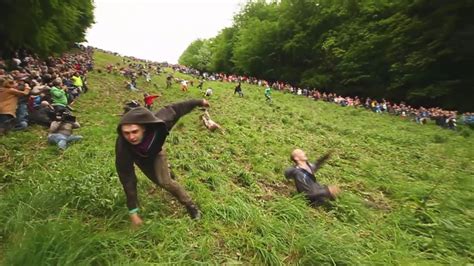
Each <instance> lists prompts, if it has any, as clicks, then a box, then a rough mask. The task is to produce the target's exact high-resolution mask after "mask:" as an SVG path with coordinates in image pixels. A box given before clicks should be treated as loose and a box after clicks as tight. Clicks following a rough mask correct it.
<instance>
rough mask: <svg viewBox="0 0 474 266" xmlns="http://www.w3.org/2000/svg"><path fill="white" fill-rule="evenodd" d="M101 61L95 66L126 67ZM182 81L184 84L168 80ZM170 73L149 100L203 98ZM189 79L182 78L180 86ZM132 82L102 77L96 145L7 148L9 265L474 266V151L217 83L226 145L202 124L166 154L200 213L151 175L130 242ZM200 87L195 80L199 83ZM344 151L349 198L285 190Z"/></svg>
mask: <svg viewBox="0 0 474 266" xmlns="http://www.w3.org/2000/svg"><path fill="white" fill-rule="evenodd" d="M120 61H121V60H120V58H118V57H114V56H111V55H108V54H103V53H96V68H99V69H100V68H102V69H103V67H104V66H105V65H106V64H108V63H116V62H120ZM168 71H171V70H168ZM165 76H166V75H165V74H162V75H161V76H155V77H153V83H155V84H156V85H158V89H155V88H154V86H153V85H152V84H146V83H145V82H144V81H143V80H141V79H140V80H139V88H143V89H145V90H146V91H148V92H152V93H155V92H159V93H161V94H162V95H163V97H162V98H161V99H160V100H159V103H158V106H156V109H158V108H159V107H160V106H164V105H165V104H168V103H171V102H175V101H180V100H184V99H190V98H198V97H201V96H202V93H201V92H199V91H198V89H197V88H191V89H190V92H188V93H183V92H181V91H180V90H179V87H178V85H177V84H176V85H174V86H173V87H172V88H171V89H168V90H166V89H164V88H165ZM175 76H181V77H184V76H185V75H182V74H178V73H177V74H175ZM124 80H125V78H123V77H121V76H119V75H113V74H106V73H104V72H102V73H98V72H97V71H94V72H91V73H90V74H89V84H90V92H88V93H87V94H84V95H82V96H81V98H80V100H79V101H78V102H77V103H76V106H75V107H76V108H75V109H76V110H77V111H76V114H77V116H78V119H79V121H80V122H81V125H82V128H81V129H79V130H77V132H76V133H77V134H81V135H83V136H84V139H83V140H82V141H81V142H79V143H77V144H74V145H72V146H71V147H69V148H68V149H67V150H66V151H65V152H64V153H61V152H59V151H58V150H57V149H56V147H53V146H48V145H47V143H46V136H47V133H46V130H45V129H43V128H39V127H36V126H33V127H31V128H30V129H28V131H26V132H21V133H14V134H10V135H8V136H7V137H4V138H1V139H0V144H1V145H0V158H1V162H0V165H1V168H0V180H1V184H0V188H1V191H0V197H1V200H0V207H1V209H2V212H1V213H0V223H1V224H2V225H3V226H2V227H1V231H0V243H1V246H0V247H1V248H0V257H1V258H2V263H3V264H5V265H51V264H57V265H90V264H94V265H109V264H110V265H116V264H136V265H143V264H152V263H163V264H165V263H173V264H201V263H203V264H238V263H242V264H271V265H279V264H303V265H315V264H316V265H319V264H384V265H385V264H430V265H431V264H456V265H463V264H470V263H473V262H474V251H473V237H472V231H473V229H474V228H473V225H472V221H473V220H474V219H473V218H474V212H473V210H474V208H473V203H472V202H473V200H474V199H473V195H474V194H473V173H474V169H473V161H474V151H473V150H474V149H473V147H474V145H473V144H474V138H473V137H472V134H471V135H469V134H465V133H464V134H460V133H458V132H452V131H448V130H443V129H440V128H438V127H436V126H434V125H426V126H420V125H417V124H415V123H412V122H410V121H405V120H402V119H400V118H398V117H393V116H388V115H379V114H374V113H371V112H368V111H365V110H361V109H354V108H342V107H339V106H336V105H333V104H330V103H324V102H314V101H310V100H309V99H306V98H303V97H296V96H293V95H288V94H281V93H278V92H275V93H274V94H273V98H274V101H273V103H272V104H268V103H265V100H264V96H263V88H258V87H255V86H250V85H245V84H244V85H243V90H244V93H245V97H244V98H239V97H238V96H234V95H233V87H234V86H235V84H231V83H220V82H206V83H205V85H204V86H205V87H209V86H211V87H213V88H214V91H215V94H214V95H213V96H212V97H211V99H210V102H211V106H212V107H211V109H210V114H211V117H212V118H213V119H214V120H215V121H217V122H218V123H220V124H221V125H222V126H223V127H224V128H225V133H224V134H220V133H211V132H208V131H206V130H205V128H204V127H203V125H202V124H201V122H200V120H199V111H194V112H193V113H191V114H189V115H187V116H186V117H184V118H182V120H180V122H179V123H178V125H176V127H175V128H174V129H173V131H172V133H171V134H170V136H169V137H168V140H167V144H166V146H167V150H168V154H169V160H170V163H171V165H172V167H173V169H174V171H175V172H176V175H177V176H178V181H179V182H180V183H181V184H183V185H184V186H185V187H186V189H187V190H188V191H189V192H190V194H191V195H192V197H193V198H194V199H195V201H196V202H197V203H198V204H199V205H200V207H201V209H202V212H203V218H202V219H201V220H200V221H197V222H195V221H192V220H190V219H189V217H188V216H187V214H186V212H185V210H184V208H183V207H182V206H180V205H179V204H178V203H177V202H176V200H175V199H174V198H172V197H171V196H170V195H169V194H167V193H166V192H164V191H162V190H158V192H157V193H155V194H150V193H149V191H150V189H151V188H153V185H152V184H151V183H150V182H149V181H148V180H147V179H146V178H145V177H144V176H143V175H142V174H141V173H140V174H139V184H138V187H139V198H140V201H141V214H142V216H143V218H144V220H145V224H144V226H143V227H142V228H140V229H138V230H131V229H130V225H129V222H128V217H127V210H126V207H125V200H124V195H123V192H122V188H121V185H120V182H119V181H118V178H117V174H116V172H115V167H114V141H115V137H116V131H115V129H116V124H117V122H118V119H119V117H118V116H116V115H115V114H119V113H121V112H122V104H123V102H124V101H126V100H131V99H137V100H141V99H142V93H141V92H128V91H126V90H125V89H124V83H123V82H124ZM195 84H197V82H196V83H195ZM296 147H301V148H303V149H304V150H306V151H307V153H308V155H309V156H310V157H311V158H317V157H319V156H320V155H321V154H322V153H324V152H327V151H329V150H332V151H333V157H332V159H331V160H330V161H329V162H328V164H327V165H325V166H324V167H323V168H322V169H321V171H320V172H319V173H318V175H317V178H318V179H319V180H320V181H321V182H322V183H326V184H338V185H339V186H341V187H342V189H343V194H342V196H341V197H340V198H339V199H338V200H337V201H336V202H333V203H332V204H330V205H329V206H325V207H322V208H318V209H313V208H311V207H308V206H307V204H306V203H305V201H304V199H303V197H302V196H301V195H297V194H295V193H294V191H295V189H294V185H293V184H292V183H291V182H289V181H286V180H285V179H284V177H283V174H282V172H283V170H284V169H285V167H287V166H289V165H291V163H290V162H289V160H288V155H289V153H290V151H291V150H292V149H293V148H296Z"/></svg>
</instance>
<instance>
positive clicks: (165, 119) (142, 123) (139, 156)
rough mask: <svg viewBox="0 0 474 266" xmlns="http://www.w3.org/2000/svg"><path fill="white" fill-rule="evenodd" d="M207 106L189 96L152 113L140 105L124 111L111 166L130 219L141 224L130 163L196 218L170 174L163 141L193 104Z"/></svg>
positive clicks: (134, 179)
mask: <svg viewBox="0 0 474 266" xmlns="http://www.w3.org/2000/svg"><path fill="white" fill-rule="evenodd" d="M197 106H202V107H209V102H208V101H207V100H205V99H203V100H189V101H185V102H180V103H175V104H172V105H168V106H165V107H164V108H162V109H161V110H159V111H158V112H156V113H152V112H150V111H149V110H148V109H146V108H143V107H136V108H133V109H131V110H130V111H128V112H127V113H126V114H124V116H123V117H122V119H121V120H120V122H119V125H118V127H117V132H118V137H117V142H116V146H115V155H116V157H115V166H116V168H117V172H118V175H119V178H120V182H121V183H122V185H123V188H124V191H125V194H126V197H127V206H128V209H129V214H130V220H131V222H132V224H133V225H134V226H138V225H141V224H142V223H143V221H142V219H141V218H140V216H139V215H138V199H137V177H136V175H135V170H134V164H136V165H137V166H138V167H139V168H140V169H141V171H142V172H143V173H144V174H145V175H146V176H147V177H148V179H150V180H151V181H152V182H153V183H155V184H156V185H158V186H160V187H162V188H164V189H165V190H166V191H168V192H169V193H171V194H172V195H173V196H174V197H176V199H177V200H178V201H179V202H180V203H181V204H183V205H184V206H185V207H186V209H187V211H188V213H189V215H190V216H191V218H193V219H198V218H200V212H199V209H198V207H197V206H196V204H195V203H194V202H193V201H192V200H191V197H190V196H189V195H188V194H187V193H186V191H185V190H184V188H183V187H182V186H181V185H180V184H179V183H177V182H176V181H174V180H173V179H172V178H171V177H170V172H169V168H168V159H167V156H166V151H165V148H164V146H163V145H164V143H165V140H166V137H167V136H168V134H169V131H170V130H171V129H172V128H173V126H174V125H175V124H176V122H177V121H178V120H179V119H180V118H181V117H182V116H184V115H186V114H187V113H189V112H191V111H192V110H193V109H194V108H195V107H197Z"/></svg>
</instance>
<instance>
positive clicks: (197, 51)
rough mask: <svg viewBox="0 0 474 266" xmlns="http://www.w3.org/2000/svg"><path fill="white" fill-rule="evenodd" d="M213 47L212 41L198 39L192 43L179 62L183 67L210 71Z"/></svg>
mask: <svg viewBox="0 0 474 266" xmlns="http://www.w3.org/2000/svg"><path fill="white" fill-rule="evenodd" d="M211 45H212V41H211V40H201V39H198V40H196V41H194V42H192V43H191V44H190V45H189V46H188V48H186V50H185V51H184V52H183V54H182V55H181V56H180V57H179V59H178V62H179V63H180V64H182V65H187V66H191V67H194V68H197V69H200V70H205V71H209V70H210V64H211V59H212V58H211Z"/></svg>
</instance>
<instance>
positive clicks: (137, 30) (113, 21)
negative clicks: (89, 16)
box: [86, 0, 246, 63]
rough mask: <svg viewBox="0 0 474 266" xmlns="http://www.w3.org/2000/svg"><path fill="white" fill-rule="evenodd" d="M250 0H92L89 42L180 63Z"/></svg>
mask: <svg viewBox="0 0 474 266" xmlns="http://www.w3.org/2000/svg"><path fill="white" fill-rule="evenodd" d="M245 2H246V0H196V1H192V0H94V4H95V10H94V15H95V21H96V23H95V24H94V25H92V27H91V28H90V29H89V30H88V31H87V35H86V38H87V41H88V44H89V45H92V46H94V47H98V48H102V49H105V50H109V51H113V52H118V53H120V54H123V55H130V56H136V57H139V58H143V59H150V60H155V61H160V62H163V61H168V62H169V63H177V62H178V58H179V56H180V55H181V53H182V52H183V51H184V50H185V49H186V48H187V47H188V45H189V44H190V43H191V42H192V41H194V40H196V39H197V38H210V37H214V36H216V35H217V33H218V32H219V31H220V30H222V29H223V28H225V27H229V26H231V25H232V18H233V16H234V14H236V13H238V11H239V10H240V8H241V6H242V5H244V4H245Z"/></svg>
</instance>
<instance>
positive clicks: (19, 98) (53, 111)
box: [0, 46, 94, 149]
mask: <svg viewBox="0 0 474 266" xmlns="http://www.w3.org/2000/svg"><path fill="white" fill-rule="evenodd" d="M92 53H93V49H92V48H89V47H88V48H86V47H84V46H78V49H77V50H75V51H74V52H72V53H66V54H64V55H62V56H61V57H53V56H50V57H48V58H46V59H40V58H39V57H38V56H36V55H34V54H31V53H28V52H27V51H18V52H16V53H14V54H13V56H11V57H5V58H8V59H3V58H0V86H1V87H0V135H5V134H7V133H9V132H10V131H18V130H25V129H27V128H28V127H29V126H30V125H31V124H38V125H42V126H45V127H47V128H49V134H48V141H49V142H50V143H53V144H57V145H58V147H59V148H61V149H65V148H66V147H67V144H68V143H69V142H72V141H76V140H78V139H81V137H80V136H74V135H73V134H72V130H73V129H74V128H78V127H79V126H80V125H79V123H78V122H77V121H76V117H75V116H74V115H73V111H74V108H73V106H74V103H75V101H76V100H77V98H78V97H79V96H80V95H81V94H82V93H86V92H87V91H88V86H87V72H88V71H90V70H92V69H93V67H94V66H93V59H92Z"/></svg>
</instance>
